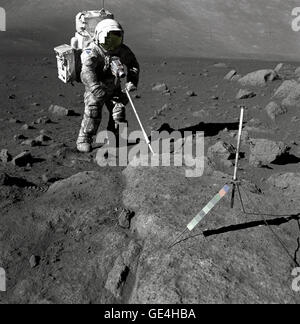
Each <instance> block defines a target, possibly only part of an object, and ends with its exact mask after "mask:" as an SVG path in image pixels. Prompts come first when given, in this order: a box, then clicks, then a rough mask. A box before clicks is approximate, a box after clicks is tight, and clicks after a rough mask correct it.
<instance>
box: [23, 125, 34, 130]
mask: <svg viewBox="0 0 300 324" xmlns="http://www.w3.org/2000/svg"><path fill="white" fill-rule="evenodd" d="M30 129H34V127H33V126H31V125H28V124H25V125H23V126H22V127H21V130H30Z"/></svg>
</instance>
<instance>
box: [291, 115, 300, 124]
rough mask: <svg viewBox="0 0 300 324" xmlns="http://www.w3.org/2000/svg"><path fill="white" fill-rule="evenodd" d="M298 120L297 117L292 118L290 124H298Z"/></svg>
mask: <svg viewBox="0 0 300 324" xmlns="http://www.w3.org/2000/svg"><path fill="white" fill-rule="evenodd" d="M299 120H300V118H299V117H297V116H293V117H292V119H291V122H292V123H296V122H298V121H299Z"/></svg>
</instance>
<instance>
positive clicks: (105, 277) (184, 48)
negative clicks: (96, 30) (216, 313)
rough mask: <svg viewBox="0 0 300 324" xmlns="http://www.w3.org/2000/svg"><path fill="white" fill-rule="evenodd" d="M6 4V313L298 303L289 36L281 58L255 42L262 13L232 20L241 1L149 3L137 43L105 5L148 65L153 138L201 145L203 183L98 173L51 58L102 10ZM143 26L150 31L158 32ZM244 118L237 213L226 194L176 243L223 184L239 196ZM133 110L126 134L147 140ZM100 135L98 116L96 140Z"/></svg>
mask: <svg viewBox="0 0 300 324" xmlns="http://www.w3.org/2000/svg"><path fill="white" fill-rule="evenodd" d="M3 2H4V3H3ZM257 2H258V1H257ZM2 3H3V4H2ZM2 3H1V6H3V7H7V13H8V18H9V17H10V18H12V17H15V18H14V19H15V20H14V21H13V22H12V20H11V19H8V27H9V28H11V31H9V28H8V31H7V32H2V33H0V41H1V48H0V71H1V73H0V127H1V130H0V132H1V136H0V208H1V213H0V267H1V268H3V269H4V270H5V272H6V280H7V291H6V292H5V293H2V292H0V303H3V304H6V303H33V304H54V303H61V304H64V303H75V304H77V303H86V304H88V303H93V304H94V303H95V304H96V303H102V304H108V303H114V304H121V303H125V304H136V303H145V304H147V303H151V304H163V303H176V304H193V303H293V304H295V303H296V304H297V303H299V302H300V295H299V293H297V292H295V291H293V289H292V281H293V279H294V277H293V276H292V271H293V269H294V268H296V267H297V266H299V263H300V202H299V195H300V181H299V180H300V173H299V166H300V133H299V127H300V110H299V109H300V108H299V107H300V79H299V78H300V69H299V67H300V63H299V62H297V61H296V59H295V56H294V55H290V54H288V53H286V51H287V47H289V48H291V47H293V46H294V48H293V50H289V51H288V52H289V53H297V48H296V47H295V46H296V45H294V41H293V40H294V39H295V37H296V36H295V35H294V34H293V33H292V34H290V32H287V35H288V36H287V37H286V38H284V39H282V41H278V40H277V45H276V46H277V47H276V50H275V48H274V47H272V45H270V43H268V42H269V41H270V40H267V41H264V40H262V39H261V38H256V39H255V41H254V38H255V36H254V35H256V34H257V33H258V31H257V30H256V29H255V28H258V27H257V26H259V24H257V22H259V21H254V20H251V19H250V18H249V17H251V16H252V15H253V14H255V13H257V10H258V8H259V7H258V6H259V5H258V4H257V6H256V7H255V6H254V7H253V8H248V7H249V5H247V4H246V2H245V1H239V4H240V5H239V6H237V7H236V9H235V11H233V9H232V7H233V5H234V1H227V2H226V5H225V4H223V5H220V4H219V2H217V1H201V4H202V6H200V5H199V1H190V4H189V5H186V6H183V7H182V5H179V1H166V2H165V1H164V2H163V3H164V4H161V2H160V3H158V2H157V5H154V4H152V2H151V5H150V3H149V2H147V1H141V4H139V5H138V4H136V9H137V11H136V13H137V18H136V19H137V22H136V24H137V25H141V28H138V29H137V28H136V27H135V28H134V26H136V25H134V24H133V20H132V12H133V11H130V12H129V11H122V13H124V15H122V14H121V10H120V8H121V6H123V5H124V4H121V1H112V4H111V8H109V9H111V11H114V12H115V13H116V16H117V17H118V16H120V17H121V19H120V20H121V22H122V23H123V25H124V27H126V30H128V39H127V41H128V43H129V45H130V47H131V48H132V49H133V50H134V51H135V52H136V53H137V58H138V60H139V62H140V65H141V78H140V84H139V87H138V90H137V91H136V92H133V93H132V98H133V101H134V103H135V105H136V108H137V110H138V112H139V115H140V117H141V120H142V123H143V125H144V126H145V130H146V132H147V134H148V135H149V136H150V135H151V131H154V130H159V131H168V132H169V133H171V131H180V132H181V134H184V132H185V131H186V132H187V131H190V132H193V133H194V135H195V136H196V133H197V132H204V144H205V145H204V154H205V167H204V173H203V175H202V176H201V177H195V178H189V177H186V169H187V168H188V166H187V165H183V166H170V167H163V166H158V167H149V166H148V167H147V166H142V165H140V164H139V163H138V162H139V161H141V160H142V159H143V156H139V157H137V158H136V162H137V163H136V164H135V165H128V166H127V167H125V166H123V167H112V166H105V167H103V166H99V159H97V148H95V149H94V150H93V151H92V152H91V153H90V154H82V153H79V152H77V151H76V145H75V142H76V138H77V135H78V132H79V128H80V123H81V119H82V116H83V109H84V103H83V93H84V88H83V85H82V84H77V83H76V84H75V85H74V86H72V85H65V84H63V83H62V82H61V81H60V80H58V78H57V67H56V58H55V54H54V52H53V48H54V47H55V46H57V45H59V44H62V43H69V39H70V38H71V37H72V36H73V33H74V20H73V19H74V16H75V14H76V13H77V12H78V11H80V10H82V9H83V8H86V7H88V8H87V9H92V8H90V6H93V5H95V3H94V1H82V2H81V3H82V4H81V5H78V4H77V3H78V2H77V1H74V6H71V3H73V1H64V2H63V1H52V2H51V5H50V4H49V3H48V4H47V5H46V2H44V1H39V3H38V4H37V5H35V6H34V4H35V2H34V1H24V5H22V6H20V5H19V4H18V2H17V1H2ZM122 3H123V1H122ZM171 3H172V4H171ZM259 3H260V2H259ZM273 3H274V7H270V8H269V7H268V12H273V14H272V16H271V17H269V18H268V23H270V24H271V25H272V26H273V25H276V26H277V27H276V28H277V30H276V31H275V32H276V33H277V36H278V35H279V37H281V33H282V35H283V34H284V27H282V26H283V25H284V23H285V21H286V20H285V18H286V17H287V15H290V11H286V14H285V15H280V12H281V11H280V10H281V8H280V6H283V4H281V3H279V1H273V2H272V4H273ZM275 3H276V6H275ZM277 5H278V6H277ZM198 6H199V7H198ZM247 6H248V7H247ZM122 8H123V7H122ZM196 9H197V10H196ZM200 9H201V10H200ZM282 9H283V10H286V8H282ZM47 10H48V11H47ZM118 10H120V11H118ZM265 10H267V9H265ZM33 12H34V13H35V14H34V15H31V14H32V13H33ZM62 13H64V14H63V15H62ZM196 13H197V14H196ZM198 13H199V15H200V16H198ZM246 13H248V14H246ZM148 14H149V15H148ZM260 14H261V15H264V12H261V13H260ZM20 15H22V17H23V19H24V22H25V23H24V24H21V21H20V19H18V17H20ZM143 16H144V17H147V18H146V19H150V18H151V17H152V16H153V17H152V18H151V19H153V20H152V21H154V23H153V24H152V25H151V24H150V26H152V27H153V28H148V27H146V26H145V25H146V24H145V23H142V21H143V19H142V18H141V17H143ZM239 16H241V17H244V18H245V19H246V18H248V20H249V21H250V22H249V24H250V25H251V24H253V26H252V27H251V26H250V27H249V28H250V31H251V32H250V34H247V37H249V39H246V38H245V37H244V36H245V35H244V34H243V30H241V29H240V27H239V26H238V25H236V24H235V19H237V17H239ZM163 17H165V19H163ZM198 17H202V18H201V19H197V18H198ZM211 17H214V18H215V19H216V21H217V30H220V28H223V30H224V31H226V32H227V33H228V34H229V35H231V36H232V37H231V38H232V43H230V44H229V43H226V46H225V45H224V39H223V40H222V37H221V35H218V34H214V36H213V37H216V38H218V39H219V42H215V41H212V40H211V39H210V37H209V38H208V39H207V36H205V35H206V34H205V33H203V30H204V26H206V25H207V24H206V23H205V19H209V18H211ZM264 17H265V16H264ZM264 17H262V16H261V17H260V16H259V15H257V16H256V19H257V20H259V19H261V20H262V24H263V23H265V22H266V20H264V19H263V18H264ZM278 17H281V18H280V19H281V20H278V23H276V24H273V21H274V20H276V19H277V18H278ZM155 19H157V21H155ZM278 19H279V18H278ZM198 20H199V21H198ZM41 21H43V22H44V23H43V24H42V23H41ZM176 21H177V22H178V23H179V26H177V27H176V28H174V26H175V25H176ZM55 22H56V23H55ZM276 22H277V21H276ZM239 23H240V24H241V20H239ZM201 24H203V25H201ZM21 25H22V26H21ZM62 25H64V26H66V29H64V30H63V32H62V33H61V34H60V35H57V30H60V28H61V26H62ZM254 25H255V26H254ZM266 28H267V27H266ZM270 28H271V27H270ZM174 29H176V32H174ZM151 30H152V31H151ZM197 30H200V31H201V32H199V33H197ZM238 30H239V31H240V33H238ZM151 33H152V34H151ZM177 33H178V34H177ZM193 33H196V34H197V35H196V36H197V37H198V38H199V40H198V39H197V40H196V41H195V39H194V38H193V37H192V35H193ZM251 33H252V34H251ZM156 34H158V35H159V37H158V38H157V39H155V37H156V36H155V35H156ZM151 35H152V36H151ZM168 35H171V36H170V37H168ZM47 36H49V37H47ZM177 37H179V40H180V46H179V49H180V50H178V51H175V50H174V49H175V48H176V47H175V46H177V45H174V43H176V40H177ZM160 39H165V40H167V41H166V42H162V41H161V40H160ZM240 39H243V42H241V41H240ZM202 40H203V41H202ZM251 41H252V43H251ZM159 44H162V47H160V46H159ZM272 44H273V45H274V44H276V40H273V43H272ZM248 45H249V46H250V47H251V48H252V51H248V56H247V55H244V54H245V53H246V52H247V50H246V49H247V46H248ZM189 46H190V47H191V48H189ZM149 48H150V49H153V53H152V52H150V51H149ZM210 53H214V55H213V58H212V57H211V55H210ZM275 53H276V55H275ZM152 54H153V55H152ZM298 54H299V53H298ZM278 55H279V56H280V58H278ZM205 57H210V58H205ZM218 57H222V58H218ZM250 57H251V59H250ZM253 57H255V58H256V59H253ZM262 59H265V60H262ZM55 106H58V107H60V108H57V107H56V108H57V109H54V108H55ZM241 106H244V107H245V116H244V124H243V133H242V142H241V152H240V164H239V170H238V179H239V181H240V195H239V193H238V192H236V195H235V201H234V206H233V208H231V206H230V202H231V191H230V192H229V193H228V194H227V195H226V196H225V197H224V198H223V199H222V200H221V201H220V202H219V203H218V204H217V205H216V206H215V208H214V209H213V210H212V211H211V212H210V213H209V214H208V215H206V217H205V218H204V219H203V220H202V221H201V223H200V224H198V226H197V227H196V228H195V229H194V230H193V231H192V232H190V233H189V232H188V233H186V234H185V235H184V236H183V237H181V238H180V239H179V240H177V241H175V239H176V238H177V237H178V235H179V234H180V233H181V232H182V231H184V229H185V228H186V226H187V224H188V223H189V222H190V221H191V220H192V219H193V218H194V217H195V216H196V215H197V214H198V213H199V212H200V211H201V210H202V208H203V207H204V206H205V205H206V204H207V203H208V202H209V201H210V200H211V199H212V198H213V197H214V196H215V195H216V194H217V193H218V192H219V191H220V190H221V189H222V188H223V187H224V185H225V184H227V185H228V186H229V187H230V189H231V188H232V176H233V171H234V164H235V160H234V159H235V153H236V148H237V134H238V127H239V117H240V107H241ZM53 107H54V108H53ZM126 110H127V119H128V122H129V132H132V131H136V130H139V129H140V128H139V124H138V121H137V119H136V117H135V114H134V112H133V110H132V109H131V107H130V106H129V105H128V106H127V108H126ZM107 123H108V112H107V110H106V108H105V107H104V109H103V120H102V122H101V126H100V129H99V131H101V130H105V129H106V127H107ZM194 140H195V137H194ZM129 147H130V148H134V147H135V145H134V144H133V143H131V144H130V145H129ZM240 198H242V200H240ZM174 241H175V245H173V246H170V245H171V243H172V242H174Z"/></svg>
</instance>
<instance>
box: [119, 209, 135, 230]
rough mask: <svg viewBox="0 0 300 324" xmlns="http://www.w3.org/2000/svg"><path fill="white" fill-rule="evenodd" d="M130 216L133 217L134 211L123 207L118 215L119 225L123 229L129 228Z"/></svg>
mask: <svg viewBox="0 0 300 324" xmlns="http://www.w3.org/2000/svg"><path fill="white" fill-rule="evenodd" d="M132 217H134V212H132V211H130V210H128V209H125V208H123V209H122V210H121V212H120V214H119V216H118V221H119V226H120V227H122V228H125V229H128V228H130V221H131V219H132Z"/></svg>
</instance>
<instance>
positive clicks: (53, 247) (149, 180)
mask: <svg viewBox="0 0 300 324" xmlns="http://www.w3.org/2000/svg"><path fill="white" fill-rule="evenodd" d="M114 170H115V169H100V170H99V172H82V173H79V174H77V175H74V176H72V177H71V178H68V179H65V180H63V181H60V182H57V183H55V184H53V185H52V186H51V187H50V189H49V191H48V192H47V193H46V194H45V195H44V196H43V197H41V198H40V199H39V200H38V201H35V203H34V204H33V205H30V206H27V205H24V203H22V208H20V206H18V205H17V206H15V209H14V210H12V211H11V213H10V214H5V213H2V215H1V218H0V228H1V231H0V235H3V236H2V237H3V238H5V239H3V240H1V243H2V244H1V245H0V260H1V261H2V260H3V264H5V265H6V269H7V273H9V275H10V280H9V281H8V291H7V293H6V294H5V295H3V294H1V295H0V303H6V302H10V303H42V304H52V303H73V304H78V303H86V304H91V303H92V304H93V303H101V304H120V303H124V304H126V303H145V304H149V303H153V304H165V303H171V304H173V303H177V304H192V303H299V302H300V296H299V294H298V293H293V291H292V290H291V288H290V286H291V282H290V281H291V277H290V271H291V268H290V260H289V258H288V257H287V255H286V254H285V253H284V251H283V250H282V247H281V245H280V244H278V241H276V239H275V238H274V236H273V235H272V233H271V232H270V231H269V230H268V228H267V227H265V226H264V222H263V221H262V218H261V217H259V216H252V215H242V216H241V211H240V205H239V204H236V206H235V208H233V209H231V208H230V194H227V196H225V197H223V199H222V200H221V201H220V202H219V203H218V204H217V205H216V206H215V207H214V208H213V209H212V210H211V212H210V213H208V214H207V215H206V217H204V219H203V220H202V221H201V222H200V223H199V224H198V226H197V227H196V228H195V229H194V231H193V232H187V233H186V235H184V236H183V237H182V240H181V241H180V242H177V244H175V245H174V246H172V247H170V245H171V243H173V242H174V240H175V238H177V237H178V235H179V234H180V233H181V232H182V231H183V230H184V229H185V228H186V225H187V224H188V223H189V222H190V221H191V220H192V219H193V218H194V217H195V216H196V215H197V214H198V213H199V212H200V211H201V210H202V209H203V207H204V206H206V205H207V203H208V202H209V201H211V200H212V198H213V197H214V196H215V195H216V194H217V193H218V192H219V191H220V189H221V188H223V187H224V185H225V184H226V183H227V184H229V185H230V181H231V176H230V175H227V174H224V173H221V172H217V171H212V172H205V173H204V175H203V176H202V177H198V178H195V179H191V178H187V177H186V168H185V167H146V166H144V167H143V166H140V163H136V164H135V165H130V166H128V167H127V168H126V169H125V170H124V171H123V172H122V174H120V173H117V172H114ZM242 187H243V188H245V189H244V191H245V192H246V194H247V195H248V198H249V199H251V201H253V202H254V203H255V204H256V205H258V206H264V204H265V201H268V204H267V205H266V207H265V208H264V210H263V211H264V212H265V213H270V214H272V213H274V210H273V206H274V205H276V204H277V203H278V201H280V199H279V198H280V197H279V196H276V194H274V193H272V194H271V195H269V196H264V195H262V194H258V191H257V190H254V191H253V190H252V189H251V188H253V187H254V186H253V185H252V184H251V183H249V182H245V181H242ZM296 203H297V201H296V202H294V204H293V207H294V208H295V204H296ZM245 207H246V208H247V209H248V210H252V208H253V203H247V202H246V203H245ZM123 208H125V209H126V210H130V211H134V212H135V215H134V217H133V218H132V219H131V223H130V224H128V226H130V228H129V229H128V226H125V227H126V228H124V226H122V227H120V226H119V218H118V215H119V211H120V210H123ZM285 209H286V208H285V205H284V202H282V201H281V202H280V206H279V208H278V210H276V211H277V212H279V213H280V212H284V211H285ZM11 225H13V227H10V226H11ZM284 226H285V228H284V230H283V231H281V237H282V239H283V240H284V241H285V242H286V244H287V246H288V249H291V250H292V251H294V250H295V240H296V238H297V237H298V235H299V233H298V232H299V230H298V228H297V227H296V226H294V223H286V224H285V225H284ZM31 256H34V257H35V260H38V262H34V263H33V262H31V263H30V262H28V261H29V260H31ZM20 269H21V270H22V271H20Z"/></svg>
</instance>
